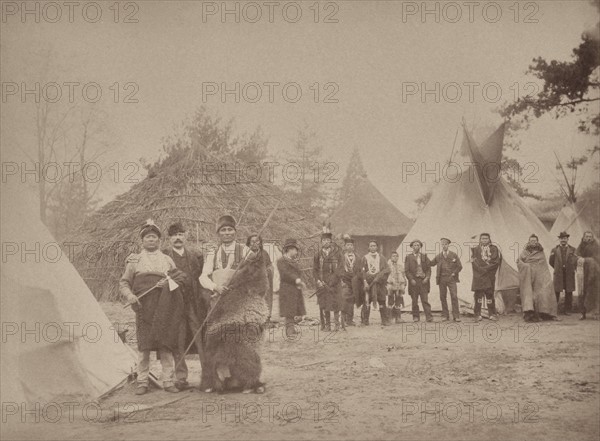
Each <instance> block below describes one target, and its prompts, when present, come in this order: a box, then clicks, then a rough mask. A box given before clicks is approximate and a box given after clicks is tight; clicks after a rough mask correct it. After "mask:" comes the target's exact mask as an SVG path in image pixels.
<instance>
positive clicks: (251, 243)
mask: <svg viewBox="0 0 600 441" xmlns="http://www.w3.org/2000/svg"><path fill="white" fill-rule="evenodd" d="M246 247H248V249H249V250H250V251H252V252H253V253H254V254H256V255H257V256H259V257H261V258H262V259H263V262H265V265H266V267H267V279H268V289H267V292H266V293H265V301H266V303H267V308H268V309H269V316H268V317H267V322H268V321H270V320H271V313H272V312H273V264H272V263H271V257H270V256H269V253H267V251H266V250H265V249H264V248H263V240H262V237H260V236H259V235H258V234H251V235H250V236H248V239H247V240H246ZM248 255H250V253H248Z"/></svg>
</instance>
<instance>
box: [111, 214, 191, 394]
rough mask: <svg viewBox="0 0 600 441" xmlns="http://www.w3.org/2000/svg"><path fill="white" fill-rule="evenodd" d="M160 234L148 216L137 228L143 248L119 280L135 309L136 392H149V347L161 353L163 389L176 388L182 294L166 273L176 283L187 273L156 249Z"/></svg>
mask: <svg viewBox="0 0 600 441" xmlns="http://www.w3.org/2000/svg"><path fill="white" fill-rule="evenodd" d="M160 236H161V234H160V230H159V229H158V227H157V226H156V224H155V223H154V222H153V221H152V220H151V219H148V220H147V221H146V223H145V224H144V225H143V226H142V228H141V230H140V237H141V239H142V251H141V252H140V253H139V254H131V255H129V256H128V258H127V266H126V267H125V273H124V274H123V276H122V277H121V280H120V281H119V291H120V293H121V295H122V296H123V297H124V298H125V299H126V301H127V302H128V303H129V304H131V305H132V308H133V310H134V311H135V321H136V331H137V344H138V350H139V351H140V357H139V361H138V375H137V389H136V391H135V393H136V395H143V394H145V393H146V392H148V378H149V375H150V352H152V351H156V352H157V353H158V355H159V357H160V364H161V366H162V381H163V388H164V390H165V391H167V392H179V389H177V388H176V387H175V386H174V384H173V369H174V361H173V352H174V351H176V350H177V343H178V339H179V329H180V326H179V324H180V322H181V319H182V317H183V297H182V294H181V290H180V288H177V289H175V290H174V291H173V292H171V291H170V290H169V286H168V283H167V278H166V275H167V274H169V275H170V276H171V277H173V279H174V280H175V281H176V282H177V283H178V284H179V285H182V284H183V283H185V277H186V276H185V274H182V273H181V271H178V270H177V269H176V268H175V262H173V259H171V258H170V257H169V256H167V255H165V254H163V253H162V252H161V251H160V250H159V249H158V246H159V243H160ZM142 294H143V297H142ZM138 296H139V297H140V298H138Z"/></svg>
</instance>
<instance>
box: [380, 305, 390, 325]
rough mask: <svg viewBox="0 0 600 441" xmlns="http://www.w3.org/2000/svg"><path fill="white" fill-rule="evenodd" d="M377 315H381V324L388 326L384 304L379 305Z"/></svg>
mask: <svg viewBox="0 0 600 441" xmlns="http://www.w3.org/2000/svg"><path fill="white" fill-rule="evenodd" d="M379 315H380V316H381V326H388V325H389V323H388V317H387V308H386V307H385V306H380V307H379Z"/></svg>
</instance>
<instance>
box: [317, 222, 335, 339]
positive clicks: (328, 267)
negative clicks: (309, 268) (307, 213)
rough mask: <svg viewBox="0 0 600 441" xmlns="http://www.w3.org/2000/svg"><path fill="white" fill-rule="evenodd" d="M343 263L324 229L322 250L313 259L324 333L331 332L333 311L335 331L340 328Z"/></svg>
mask: <svg viewBox="0 0 600 441" xmlns="http://www.w3.org/2000/svg"><path fill="white" fill-rule="evenodd" d="M341 263H342V255H341V251H340V249H339V247H338V246H337V245H336V244H334V243H333V241H332V234H331V232H329V230H328V229H327V228H324V231H323V233H322V234H321V249H320V250H319V252H318V253H317V254H315V257H314V259H313V276H314V278H315V280H316V284H317V292H316V295H317V303H318V304H319V310H320V317H321V330H322V331H331V311H333V317H334V324H335V328H334V329H335V330H336V331H337V330H339V328H340V309H341V306H342V298H341V290H340V277H339V274H338V271H339V270H338V268H339V265H341Z"/></svg>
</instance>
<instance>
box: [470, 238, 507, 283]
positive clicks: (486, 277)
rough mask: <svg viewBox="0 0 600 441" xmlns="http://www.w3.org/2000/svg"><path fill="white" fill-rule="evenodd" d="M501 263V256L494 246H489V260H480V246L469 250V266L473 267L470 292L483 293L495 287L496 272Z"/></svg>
mask: <svg viewBox="0 0 600 441" xmlns="http://www.w3.org/2000/svg"><path fill="white" fill-rule="evenodd" d="M501 262H502V255H501V254H500V250H498V247H497V246H496V245H492V244H490V260H489V261H487V262H486V261H485V260H483V259H482V248H481V245H477V246H476V247H474V248H471V265H472V266H473V283H472V284H471V291H483V290H488V289H492V290H493V289H494V288H495V287H496V271H498V267H499V266H500V263H501Z"/></svg>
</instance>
